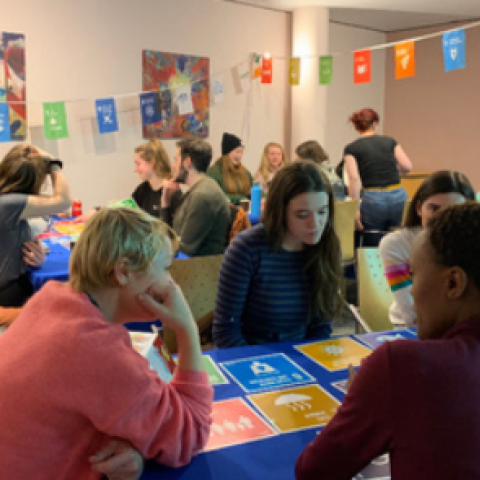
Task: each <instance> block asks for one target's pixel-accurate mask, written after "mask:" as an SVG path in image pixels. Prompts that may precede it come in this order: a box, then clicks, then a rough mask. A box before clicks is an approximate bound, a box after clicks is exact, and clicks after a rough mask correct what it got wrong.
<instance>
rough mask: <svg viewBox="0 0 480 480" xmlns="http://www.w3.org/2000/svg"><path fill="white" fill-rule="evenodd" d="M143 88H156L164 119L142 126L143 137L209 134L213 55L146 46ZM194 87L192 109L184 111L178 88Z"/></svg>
mask: <svg viewBox="0 0 480 480" xmlns="http://www.w3.org/2000/svg"><path fill="white" fill-rule="evenodd" d="M142 55H143V58H142V88H143V91H155V92H157V108H158V112H159V114H160V117H161V120H160V121H159V122H155V123H152V124H151V125H144V126H143V136H144V138H153V137H157V138H181V137H189V136H197V137H207V136H208V132H209V125H210V59H209V58H207V57H196V56H192V55H183V54H179V53H165V52H155V51H152V50H144V51H143V53H142ZM186 85H187V86H189V88H190V91H191V101H192V104H193V107H192V111H191V112H188V113H183V112H182V110H183V108H182V106H181V105H180V104H179V102H180V97H181V96H179V95H178V94H177V90H178V91H180V90H182V92H183V93H182V95H185V94H184V90H185V86H186Z"/></svg>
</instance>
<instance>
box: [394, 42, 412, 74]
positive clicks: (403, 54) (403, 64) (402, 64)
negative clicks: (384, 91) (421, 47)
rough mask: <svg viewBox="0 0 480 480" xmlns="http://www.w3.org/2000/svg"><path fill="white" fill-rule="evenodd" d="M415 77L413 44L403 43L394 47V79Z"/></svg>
mask: <svg viewBox="0 0 480 480" xmlns="http://www.w3.org/2000/svg"><path fill="white" fill-rule="evenodd" d="M414 75H415V42H413V41H410V42H403V43H398V44H397V45H395V78H396V79H397V80H400V79H401V78H408V77H413V76H414Z"/></svg>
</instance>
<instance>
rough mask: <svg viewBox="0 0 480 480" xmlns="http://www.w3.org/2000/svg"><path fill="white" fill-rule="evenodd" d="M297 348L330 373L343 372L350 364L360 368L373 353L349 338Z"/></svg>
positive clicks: (296, 346)
mask: <svg viewBox="0 0 480 480" xmlns="http://www.w3.org/2000/svg"><path fill="white" fill-rule="evenodd" d="M295 348H296V349H297V350H299V351H300V352H302V353H303V354H304V355H306V356H307V357H309V358H311V359H312V360H313V361H314V362H316V363H318V364H320V365H322V367H324V368H326V369H327V370H329V371H335V370H343V369H344V368H348V365H350V364H351V365H354V366H358V365H360V362H361V361H362V359H363V358H365V357H367V356H368V355H370V353H371V350H369V349H368V348H367V347H365V346H363V345H361V344H360V343H358V342H356V341H355V340H352V339H351V338H348V337H342V338H335V339H332V340H325V341H322V342H314V343H308V344H305V345H295Z"/></svg>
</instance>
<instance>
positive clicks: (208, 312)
mask: <svg viewBox="0 0 480 480" xmlns="http://www.w3.org/2000/svg"><path fill="white" fill-rule="evenodd" d="M222 259H223V255H210V256H204V257H191V258H186V259H176V260H174V261H173V262H172V266H171V268H170V274H171V276H172V278H173V280H174V281H175V282H176V283H177V284H178V285H179V286H180V288H181V289H182V292H183V294H184V295H185V299H186V300H187V303H188V305H189V306H190V310H191V311H192V314H193V318H194V319H195V321H196V322H197V324H198V329H199V333H200V341H201V344H202V348H204V349H208V348H211V346H212V336H211V332H212V322H213V311H214V309H215V300H216V297H217V289H218V278H219V276H220V266H221V264H222ZM162 336H163V341H164V342H165V344H166V345H167V347H168V349H169V350H170V352H171V353H176V352H177V338H176V336H175V333H174V332H173V331H172V330H171V329H169V328H166V327H164V328H163V333H162Z"/></svg>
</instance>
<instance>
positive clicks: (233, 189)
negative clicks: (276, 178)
mask: <svg viewBox="0 0 480 480" xmlns="http://www.w3.org/2000/svg"><path fill="white" fill-rule="evenodd" d="M243 149H244V147H243V145H242V141H241V140H240V139H239V138H238V137H237V136H236V135H232V134H231V133H226V132H225V133H224V134H223V137H222V156H221V157H220V158H219V159H218V160H217V161H216V162H215V163H214V164H213V165H212V166H211V167H210V168H209V169H208V172H207V175H208V176H210V177H212V178H213V179H214V180H215V181H216V182H217V183H218V185H219V186H220V188H221V189H222V190H223V191H224V192H225V193H226V195H227V197H228V198H229V200H230V202H231V203H233V204H234V205H240V201H241V200H245V199H248V198H250V189H251V188H252V184H253V178H252V174H251V173H250V172H249V171H248V170H247V169H246V168H245V167H244V166H243V165H242V157H243Z"/></svg>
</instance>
